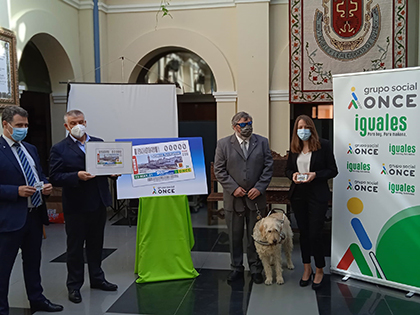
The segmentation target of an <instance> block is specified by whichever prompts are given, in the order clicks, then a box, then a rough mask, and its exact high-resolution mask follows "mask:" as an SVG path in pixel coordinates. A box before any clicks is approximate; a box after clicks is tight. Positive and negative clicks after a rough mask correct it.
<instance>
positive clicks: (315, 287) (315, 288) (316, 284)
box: [312, 276, 324, 290]
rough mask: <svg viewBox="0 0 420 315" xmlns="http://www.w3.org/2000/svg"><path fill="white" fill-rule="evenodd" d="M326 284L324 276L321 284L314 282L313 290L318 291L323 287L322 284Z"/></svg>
mask: <svg viewBox="0 0 420 315" xmlns="http://www.w3.org/2000/svg"><path fill="white" fill-rule="evenodd" d="M323 282H324V276H322V280H321V282H320V283H315V282H312V290H318V289H320V288H321V287H322V283H323Z"/></svg>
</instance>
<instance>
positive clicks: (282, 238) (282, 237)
mask: <svg viewBox="0 0 420 315" xmlns="http://www.w3.org/2000/svg"><path fill="white" fill-rule="evenodd" d="M255 206H257V204H255ZM275 210H280V211H281V212H283V218H282V219H281V220H280V242H278V243H276V244H270V243H268V242H264V241H260V240H256V239H255V238H254V236H253V235H252V238H253V239H254V241H255V242H257V243H258V244H260V245H264V246H277V245H281V244H282V243H283V242H284V240H285V239H286V234H284V232H283V225H284V216H285V213H284V211H283V209H272V210H270V212H269V213H268V214H267V217H268V216H270V214H271V213H272V212H276V211H275ZM257 214H258V216H259V217H260V218H261V212H260V210H258V206H257ZM258 220H260V219H258Z"/></svg>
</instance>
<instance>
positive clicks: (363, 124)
mask: <svg viewBox="0 0 420 315" xmlns="http://www.w3.org/2000/svg"><path fill="white" fill-rule="evenodd" d="M333 93H334V154H335V157H336V160H337V164H338V168H339V172H340V173H339V174H338V176H337V177H336V178H335V179H334V185H333V190H334V192H333V216H332V218H333V227H332V254H331V270H332V271H333V272H336V273H339V274H343V275H349V276H350V277H352V278H357V279H361V280H366V281H369V282H373V283H377V284H382V285H386V286H390V287H394V288H399V289H403V290H407V291H410V292H414V293H420V268H419V263H420V152H419V149H420V67H416V68H404V69H398V70H384V71H375V72H363V73H353V74H344V75H336V76H334V77H333Z"/></svg>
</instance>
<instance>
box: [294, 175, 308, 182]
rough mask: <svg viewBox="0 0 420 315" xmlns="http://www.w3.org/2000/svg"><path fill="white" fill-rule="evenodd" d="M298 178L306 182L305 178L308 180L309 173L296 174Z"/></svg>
mask: <svg viewBox="0 0 420 315" xmlns="http://www.w3.org/2000/svg"><path fill="white" fill-rule="evenodd" d="M296 179H297V180H298V181H299V182H304V181H305V180H307V179H308V175H307V174H298V175H297V176H296Z"/></svg>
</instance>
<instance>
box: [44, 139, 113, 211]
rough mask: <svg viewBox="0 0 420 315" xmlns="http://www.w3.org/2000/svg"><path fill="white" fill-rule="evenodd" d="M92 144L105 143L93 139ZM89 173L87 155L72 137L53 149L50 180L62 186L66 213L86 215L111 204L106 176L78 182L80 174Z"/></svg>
mask: <svg viewBox="0 0 420 315" xmlns="http://www.w3.org/2000/svg"><path fill="white" fill-rule="evenodd" d="M89 141H103V140H102V139H99V138H95V137H92V136H91V137H90V140H89ZM85 170H86V159H85V153H84V152H83V151H82V150H81V149H80V148H79V146H78V145H77V143H75V142H74V141H73V140H72V139H71V138H70V135H69V136H67V138H65V139H63V140H61V141H60V142H59V143H57V144H55V145H54V146H53V147H52V148H51V154H50V181H51V183H52V184H53V185H55V186H58V187H63V212H64V213H67V212H86V211H95V210H98V208H99V207H100V206H105V207H107V206H110V205H111V194H110V192H109V184H108V177H107V176H96V177H95V178H93V179H90V180H88V181H82V180H80V179H79V176H78V175H77V173H78V172H79V171H85Z"/></svg>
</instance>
